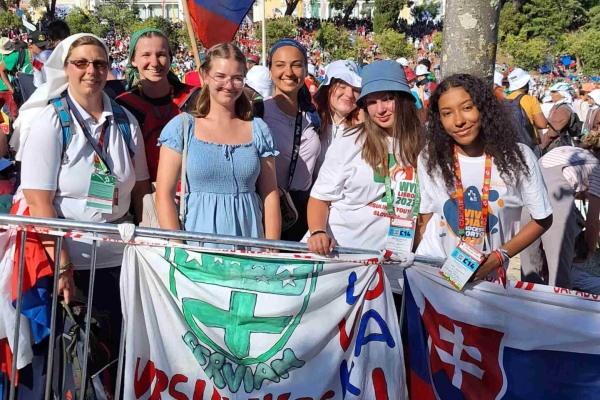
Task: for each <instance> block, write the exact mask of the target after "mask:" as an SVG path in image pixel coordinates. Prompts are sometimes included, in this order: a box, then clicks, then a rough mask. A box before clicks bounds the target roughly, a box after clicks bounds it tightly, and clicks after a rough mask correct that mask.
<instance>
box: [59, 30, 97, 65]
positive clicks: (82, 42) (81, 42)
mask: <svg viewBox="0 0 600 400" xmlns="http://www.w3.org/2000/svg"><path fill="white" fill-rule="evenodd" d="M80 46H97V47H100V48H101V49H102V51H103V52H104V55H105V56H106V61H108V53H107V52H106V46H105V45H104V43H102V42H101V41H100V40H98V39H97V38H95V37H94V36H82V37H80V38H79V39H77V40H75V41H74V42H73V44H71V47H69V51H68V52H67V56H66V57H65V62H64V63H63V66H64V67H66V66H67V64H68V63H69V58H70V57H71V53H73V50H75V49H76V48H78V47H80Z"/></svg>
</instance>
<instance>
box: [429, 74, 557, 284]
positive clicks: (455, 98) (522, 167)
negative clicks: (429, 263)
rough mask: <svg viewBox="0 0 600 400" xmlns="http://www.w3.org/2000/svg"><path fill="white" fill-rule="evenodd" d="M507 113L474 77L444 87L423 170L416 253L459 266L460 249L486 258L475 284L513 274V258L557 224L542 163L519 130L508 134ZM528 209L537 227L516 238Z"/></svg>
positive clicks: (433, 106)
mask: <svg viewBox="0 0 600 400" xmlns="http://www.w3.org/2000/svg"><path fill="white" fill-rule="evenodd" d="M508 112H509V111H508V110H507V109H506V108H505V107H504V106H503V105H502V103H501V102H500V101H499V100H498V99H497V97H496V96H495V94H494V92H493V90H492V88H491V87H490V85H489V84H488V83H487V82H485V81H484V80H483V79H480V78H477V77H474V76H472V75H466V74H459V75H452V76H450V77H448V78H446V79H444V80H443V81H442V82H441V83H440V85H439V86H438V88H437V90H436V91H435V92H434V93H433V95H432V96H431V99H430V108H429V118H428V119H429V125H428V137H427V145H426V147H425V149H424V150H423V151H422V153H421V154H420V155H419V164H418V170H419V172H420V173H419V186H420V188H421V199H422V201H421V208H420V213H421V215H422V221H421V222H422V224H421V227H422V228H423V229H422V231H421V232H420V234H419V238H418V240H419V241H420V244H419V247H418V248H417V253H418V254H426V255H429V256H438V257H443V258H447V257H449V258H448V260H450V261H447V262H449V263H452V255H453V254H457V253H456V252H455V250H456V251H460V249H457V246H458V245H459V244H460V245H461V248H465V247H466V248H467V250H466V251H469V252H471V253H474V254H477V255H481V257H482V258H483V261H482V262H481V263H480V264H479V268H478V269H477V270H476V271H475V279H485V278H486V277H488V275H490V277H492V276H493V274H495V273H496V272H497V270H498V269H499V268H500V267H504V268H507V267H508V259H509V258H510V257H512V256H515V255H516V254H518V253H519V252H521V251H522V250H523V249H524V248H525V247H527V246H529V245H530V244H531V243H532V242H533V241H534V240H536V239H537V238H539V237H540V236H541V235H542V233H544V232H545V231H546V230H547V229H548V227H549V226H550V225H551V224H552V207H551V206H550V202H549V200H548V193H547V192H546V187H545V186H544V181H543V179H542V176H541V173H540V168H539V165H538V163H537V160H536V157H535V155H534V154H533V152H532V151H531V149H529V148H528V147H527V146H525V145H522V144H519V143H517V140H516V135H517V134H516V129H507V128H506V121H509V120H510V116H509V115H508ZM482 183H483V186H482ZM523 207H526V208H527V210H528V211H529V214H530V215H531V216H532V217H533V220H531V221H530V222H529V223H527V224H525V225H522V226H521V230H520V231H519V232H518V233H517V229H516V227H517V226H518V222H519V220H520V215H521V210H522V208H523ZM434 216H435V218H434V222H435V223H431V224H428V222H429V221H430V220H431V219H432V218H433V217H434ZM425 228H426V229H425ZM423 231H424V232H423ZM423 233H424V236H422V235H423ZM421 237H422V240H421ZM492 253H493V254H492ZM500 272H501V273H503V272H504V271H503V270H500Z"/></svg>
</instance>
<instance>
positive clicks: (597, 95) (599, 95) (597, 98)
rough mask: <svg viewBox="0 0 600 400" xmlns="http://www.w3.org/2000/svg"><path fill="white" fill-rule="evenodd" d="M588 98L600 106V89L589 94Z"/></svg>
mask: <svg viewBox="0 0 600 400" xmlns="http://www.w3.org/2000/svg"><path fill="white" fill-rule="evenodd" d="M588 96H589V97H590V98H591V99H592V100H594V103H596V104H597V105H599V106H600V89H594V90H592V91H591V92H589V93H588Z"/></svg>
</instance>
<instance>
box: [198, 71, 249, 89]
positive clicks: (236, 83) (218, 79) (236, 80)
mask: <svg viewBox="0 0 600 400" xmlns="http://www.w3.org/2000/svg"><path fill="white" fill-rule="evenodd" d="M207 75H208V74H207ZM208 76H210V77H211V78H212V80H213V81H215V84H216V85H217V86H218V87H225V86H227V84H228V83H229V81H231V84H232V85H233V87H234V88H236V89H241V88H243V87H244V85H245V84H246V78H244V77H243V76H232V77H229V78H228V77H226V76H223V75H217V76H212V75H208Z"/></svg>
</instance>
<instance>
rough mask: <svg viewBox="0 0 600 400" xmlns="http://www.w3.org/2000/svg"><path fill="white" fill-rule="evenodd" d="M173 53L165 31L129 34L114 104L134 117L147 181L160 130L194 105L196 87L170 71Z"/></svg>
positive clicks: (155, 158) (152, 175)
mask: <svg viewBox="0 0 600 400" xmlns="http://www.w3.org/2000/svg"><path fill="white" fill-rule="evenodd" d="M172 59H173V53H172V51H171V46H170V45H169V41H168V39H167V37H166V36H165V34H164V33H163V32H162V31H161V30H158V29H152V28H148V29H142V30H140V31H137V32H135V33H134V34H133V36H132V37H131V43H130V46H129V63H128V65H127V92H125V93H123V94H121V95H119V97H117V103H119V104H121V105H122V106H123V107H125V108H127V110H128V111H130V112H131V113H132V114H133V115H134V116H135V117H136V119H137V120H138V122H139V124H140V128H141V129H142V133H143V135H144V144H145V148H146V159H147V161H148V170H149V171H150V180H151V182H155V181H156V172H157V170H158V158H159V153H160V149H159V147H157V143H158V138H159V136H160V132H161V131H162V129H163V128H164V127H165V125H167V123H168V122H169V121H170V120H171V119H172V118H173V117H175V116H177V115H179V114H181V112H182V111H183V110H186V109H188V108H190V107H194V106H195V103H196V97H197V95H198V94H199V90H198V89H199V88H198V87H195V86H190V85H186V84H184V83H181V82H180V81H179V78H177V76H175V74H174V73H173V72H172V71H171V61H172Z"/></svg>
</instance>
